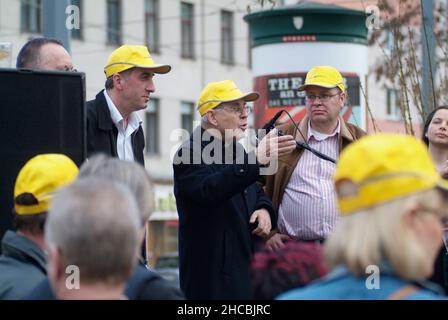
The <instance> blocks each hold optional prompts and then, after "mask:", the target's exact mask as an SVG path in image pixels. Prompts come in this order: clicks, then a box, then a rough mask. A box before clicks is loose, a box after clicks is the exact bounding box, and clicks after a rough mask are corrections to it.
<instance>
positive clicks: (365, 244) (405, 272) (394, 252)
mask: <svg viewBox="0 0 448 320" xmlns="http://www.w3.org/2000/svg"><path fill="white" fill-rule="evenodd" d="M436 203H440V194H439V191H437V190H436V189H431V190H427V191H423V192H419V193H415V194H413V195H411V196H409V197H406V198H400V199H396V200H393V201H390V202H387V203H384V204H381V205H378V206H375V207H372V208H369V209H365V210H362V211H358V212H356V213H353V214H350V215H348V216H344V217H341V218H340V220H339V221H338V223H337V224H336V226H335V229H334V230H333V233H332V234H331V235H330V237H329V238H328V240H327V241H326V244H325V248H324V258H325V262H326V263H327V265H328V267H329V268H334V267H336V266H338V265H345V266H346V267H347V268H348V269H349V270H350V271H351V272H352V273H353V274H355V275H358V276H360V275H366V267H367V266H369V265H376V266H380V265H381V263H382V262H384V261H388V262H389V263H390V264H391V266H392V268H393V269H394V271H395V272H396V273H397V274H398V275H399V276H400V277H401V278H403V279H408V280H422V279H425V278H426V277H428V276H430V275H431V274H432V272H433V263H434V261H431V258H430V257H429V256H428V253H427V251H426V249H425V247H424V246H423V244H422V241H421V239H419V238H418V237H417V235H416V234H415V233H414V232H413V231H412V230H411V229H409V228H408V227H406V224H405V223H404V215H405V213H406V212H407V211H408V209H409V208H410V207H411V206H413V205H415V204H419V205H421V206H422V207H426V208H434V206H435V204H436Z"/></svg>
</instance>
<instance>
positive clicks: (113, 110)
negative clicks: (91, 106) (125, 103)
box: [104, 90, 143, 130]
mask: <svg viewBox="0 0 448 320" xmlns="http://www.w3.org/2000/svg"><path fill="white" fill-rule="evenodd" d="M104 97H105V98H106V102H107V106H108V107H109V111H110V116H111V118H112V122H113V123H114V124H115V126H116V127H117V128H118V129H121V128H123V120H124V119H123V116H122V115H121V113H120V111H118V108H117V107H116V106H115V104H114V102H113V101H112V99H111V97H110V96H109V94H108V93H107V90H104ZM128 120H129V122H128V126H131V128H132V129H134V130H135V129H137V128H138V127H139V126H140V125H141V124H142V122H143V121H142V119H141V118H140V117H139V115H138V113H137V112H132V113H131V114H130V115H129V119H128ZM123 129H124V128H123Z"/></svg>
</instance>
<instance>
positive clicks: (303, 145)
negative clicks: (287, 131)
mask: <svg viewBox="0 0 448 320" xmlns="http://www.w3.org/2000/svg"><path fill="white" fill-rule="evenodd" d="M278 135H279V136H283V135H284V134H283V132H282V131H281V130H279V131H278ZM296 147H297V148H302V149H305V150H308V151H309V152H311V153H312V154H314V155H315V156H317V157H319V158H321V159H323V160H327V161H330V162H332V163H336V160H334V159H333V158H330V157H329V156H327V155H326V154H323V153H322V152H320V151H317V150H316V149H313V148H311V147H310V146H309V145H308V144H307V143H305V142H301V141H297V140H296Z"/></svg>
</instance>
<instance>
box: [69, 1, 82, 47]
mask: <svg viewBox="0 0 448 320" xmlns="http://www.w3.org/2000/svg"><path fill="white" fill-rule="evenodd" d="M71 4H72V5H73V6H77V7H78V9H79V18H80V19H82V15H81V12H82V0H71ZM71 33H72V39H77V40H82V20H81V21H79V29H77V28H73V29H72V30H71Z"/></svg>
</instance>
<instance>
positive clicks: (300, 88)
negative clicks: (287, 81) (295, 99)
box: [297, 83, 344, 91]
mask: <svg viewBox="0 0 448 320" xmlns="http://www.w3.org/2000/svg"><path fill="white" fill-rule="evenodd" d="M309 86H313V87H322V88H325V89H333V88H339V89H341V90H342V88H341V87H340V86H338V85H334V84H322V83H307V84H303V85H301V86H300V87H299V89H297V91H304V90H306V88H307V87H309ZM342 91H344V90H342Z"/></svg>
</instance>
